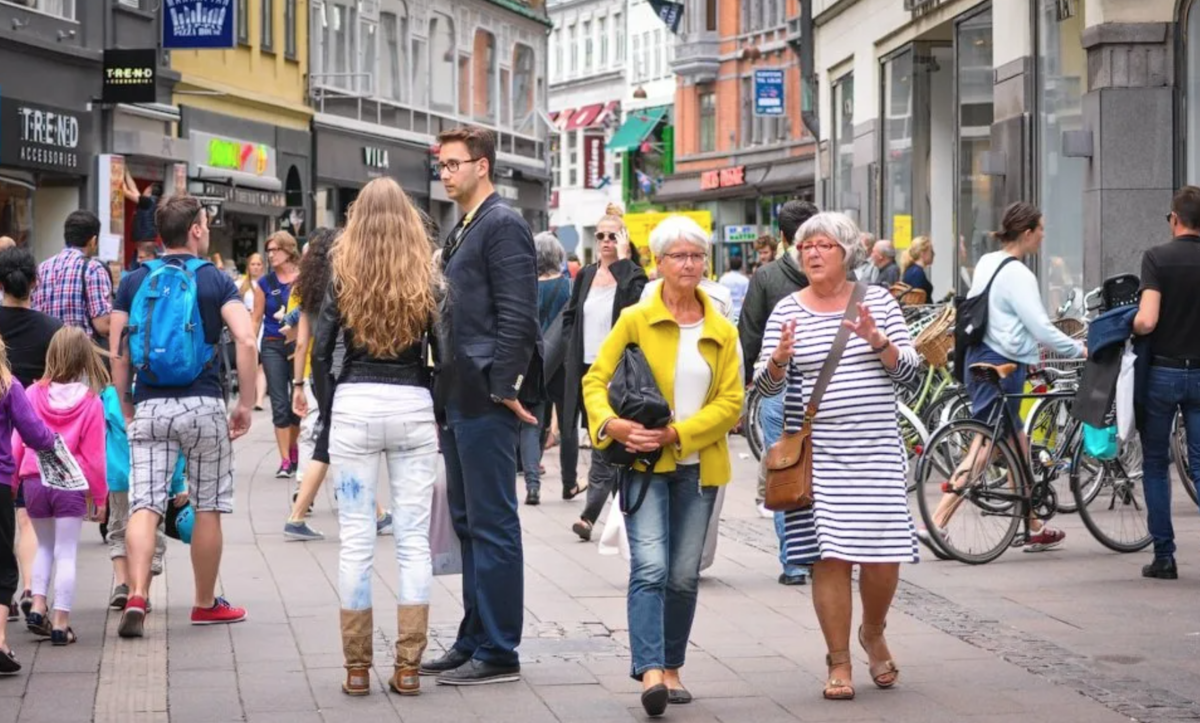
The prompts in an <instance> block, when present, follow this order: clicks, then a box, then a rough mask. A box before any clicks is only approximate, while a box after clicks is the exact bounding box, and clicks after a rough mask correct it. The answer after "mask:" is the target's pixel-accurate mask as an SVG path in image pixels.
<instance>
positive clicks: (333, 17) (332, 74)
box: [324, 3, 355, 88]
mask: <svg viewBox="0 0 1200 723" xmlns="http://www.w3.org/2000/svg"><path fill="white" fill-rule="evenodd" d="M328 10H329V11H331V12H330V17H329V25H330V28H329V36H330V44H329V52H328V55H327V58H328V63H327V64H326V65H325V68H324V70H325V72H326V74H328V76H329V77H328V78H327V80H326V82H327V83H328V84H329V85H333V86H336V87H338V88H349V87H350V67H351V66H350V58H351V57H353V56H352V55H351V53H352V52H353V51H352V50H351V46H352V45H353V43H354V15H355V11H354V9H353V8H350V7H347V6H345V5H338V4H337V3H334V4H332V5H329V6H328Z"/></svg>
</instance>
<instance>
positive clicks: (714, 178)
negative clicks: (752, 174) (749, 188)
mask: <svg viewBox="0 0 1200 723" xmlns="http://www.w3.org/2000/svg"><path fill="white" fill-rule="evenodd" d="M745 183H746V167H745V166H734V167H732V168H722V169H720V170H718V171H705V172H704V173H701V174H700V190H701V191H715V190H717V189H718V188H730V187H733V186H742V185H745Z"/></svg>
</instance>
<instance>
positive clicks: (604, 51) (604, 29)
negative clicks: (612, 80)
mask: <svg viewBox="0 0 1200 723" xmlns="http://www.w3.org/2000/svg"><path fill="white" fill-rule="evenodd" d="M596 24H597V26H598V28H597V31H598V33H599V35H600V59H599V60H598V61H597V62H598V63H599V67H601V68H607V67H608V18H607V17H602V18H600V19H599V20H597V21H596Z"/></svg>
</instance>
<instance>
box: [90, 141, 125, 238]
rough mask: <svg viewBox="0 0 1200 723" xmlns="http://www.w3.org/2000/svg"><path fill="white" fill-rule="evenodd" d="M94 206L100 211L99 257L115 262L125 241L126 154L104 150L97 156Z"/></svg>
mask: <svg viewBox="0 0 1200 723" xmlns="http://www.w3.org/2000/svg"><path fill="white" fill-rule="evenodd" d="M96 161H97V164H96V181H97V183H96V192H97V193H99V194H100V198H99V201H98V203H97V204H96V208H97V209H98V210H99V211H100V213H99V216H100V239H99V245H100V249H99V254H98V255H99V256H100V259H101V260H102V261H117V260H119V259H120V258H121V248H122V245H123V243H124V241H125V157H124V156H118V155H115V154H112V153H103V154H101V155H99V156H97V157H96Z"/></svg>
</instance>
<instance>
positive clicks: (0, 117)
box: [0, 98, 91, 175]
mask: <svg viewBox="0 0 1200 723" xmlns="http://www.w3.org/2000/svg"><path fill="white" fill-rule="evenodd" d="M88 120H89V116H88V114H87V113H83V112H79V111H70V110H64V109H61V108H55V107H53V106H47V105H42V104H40V103H27V102H25V101H21V100H16V99H13V98H3V99H0V164H3V165H6V166H16V167H20V168H33V169H37V170H43V171H52V172H59V173H68V174H71V175H80V174H86V173H87V172H88V170H89V169H88V167H87V166H88V164H90V163H91V146H90V135H89V133H88Z"/></svg>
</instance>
